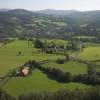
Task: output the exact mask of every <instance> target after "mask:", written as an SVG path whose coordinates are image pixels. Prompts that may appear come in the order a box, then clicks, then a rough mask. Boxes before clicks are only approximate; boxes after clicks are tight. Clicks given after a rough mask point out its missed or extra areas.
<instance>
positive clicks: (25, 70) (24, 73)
mask: <svg viewBox="0 0 100 100" xmlns="http://www.w3.org/2000/svg"><path fill="white" fill-rule="evenodd" d="M22 73H23V75H24V76H27V75H29V67H24V68H23V69H22Z"/></svg>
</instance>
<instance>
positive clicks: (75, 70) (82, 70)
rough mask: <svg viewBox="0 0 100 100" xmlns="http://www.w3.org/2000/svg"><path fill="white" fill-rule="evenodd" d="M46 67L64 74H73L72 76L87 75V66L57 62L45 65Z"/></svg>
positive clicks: (70, 62)
mask: <svg viewBox="0 0 100 100" xmlns="http://www.w3.org/2000/svg"><path fill="white" fill-rule="evenodd" d="M43 66H44V67H51V68H57V69H60V70H62V71H64V72H71V74H72V75H73V74H75V75H77V74H86V73H87V65H85V64H82V63H78V62H73V61H69V62H66V63H65V64H58V63H56V62H51V63H47V64H44V65H43Z"/></svg>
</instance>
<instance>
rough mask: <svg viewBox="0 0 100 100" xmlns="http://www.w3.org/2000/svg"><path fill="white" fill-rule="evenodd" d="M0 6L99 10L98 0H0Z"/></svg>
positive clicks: (34, 8) (33, 8)
mask: <svg viewBox="0 0 100 100" xmlns="http://www.w3.org/2000/svg"><path fill="white" fill-rule="evenodd" d="M0 8H11V9H15V8H22V9H27V10H32V11H35V10H43V9H57V10H80V11H88V10H100V0H0Z"/></svg>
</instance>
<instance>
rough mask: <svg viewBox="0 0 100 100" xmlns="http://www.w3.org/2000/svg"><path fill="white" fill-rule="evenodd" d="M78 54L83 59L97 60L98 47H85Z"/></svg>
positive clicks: (98, 55)
mask: <svg viewBox="0 0 100 100" xmlns="http://www.w3.org/2000/svg"><path fill="white" fill-rule="evenodd" d="M78 56H79V57H80V58H81V59H84V60H98V59H100V47H87V48H85V49H84V50H83V52H80V53H79V55H78Z"/></svg>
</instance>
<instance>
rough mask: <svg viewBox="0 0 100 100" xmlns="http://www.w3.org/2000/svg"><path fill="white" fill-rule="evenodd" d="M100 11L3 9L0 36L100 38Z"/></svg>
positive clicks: (0, 16) (1, 10)
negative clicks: (91, 36)
mask: <svg viewBox="0 0 100 100" xmlns="http://www.w3.org/2000/svg"><path fill="white" fill-rule="evenodd" d="M99 34H100V11H99V10H96V11H84V12H81V11H76V10H53V9H46V10H41V11H28V10H25V9H0V36H1V35H7V36H18V37H19V36H26V37H31V36H40V37H45V36H47V37H53V38H54V37H55V38H68V37H71V36H73V35H99Z"/></svg>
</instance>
